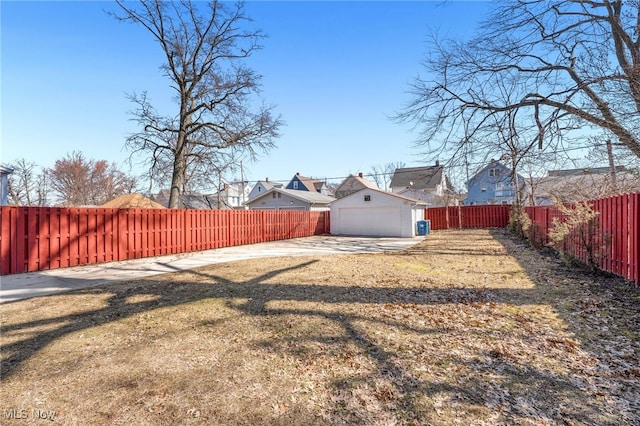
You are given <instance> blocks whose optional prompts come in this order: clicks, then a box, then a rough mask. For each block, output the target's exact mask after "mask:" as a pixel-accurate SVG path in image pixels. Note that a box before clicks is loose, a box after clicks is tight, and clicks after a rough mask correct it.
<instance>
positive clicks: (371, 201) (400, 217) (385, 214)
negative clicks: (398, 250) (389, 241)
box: [331, 188, 426, 238]
mask: <svg viewBox="0 0 640 426" xmlns="http://www.w3.org/2000/svg"><path fill="white" fill-rule="evenodd" d="M425 208H426V204H425V203H424V202H423V201H420V200H416V199H413V198H409V197H405V196H403V195H398V194H394V193H392V192H385V191H382V190H380V189H374V188H364V189H361V190H360V191H358V192H354V193H352V194H349V195H347V196H345V197H342V198H339V199H337V200H336V201H334V202H333V203H331V234H333V235H361V236H372V237H373V236H376V237H406V238H411V237H415V236H416V235H417V223H418V221H420V220H423V219H424V209H425Z"/></svg>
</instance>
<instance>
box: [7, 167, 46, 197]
mask: <svg viewBox="0 0 640 426" xmlns="http://www.w3.org/2000/svg"><path fill="white" fill-rule="evenodd" d="M10 167H11V168H12V169H13V170H14V171H13V173H12V174H10V175H9V179H8V193H9V199H10V201H11V204H15V205H17V206H46V205H47V202H48V200H47V197H48V193H49V190H48V186H47V175H46V173H42V172H41V171H39V170H38V169H39V166H38V165H37V164H36V163H33V162H29V161H27V160H26V159H24V158H20V159H18V160H16V161H14V162H13V163H12V164H10Z"/></svg>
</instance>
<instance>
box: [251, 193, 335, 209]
mask: <svg viewBox="0 0 640 426" xmlns="http://www.w3.org/2000/svg"><path fill="white" fill-rule="evenodd" d="M334 200H335V198H334V197H330V196H328V195H324V194H320V193H319V192H316V191H304V190H299V189H287V188H277V187H273V188H271V189H269V190H268V191H267V192H265V193H263V194H260V195H258V196H257V197H255V198H254V199H252V200H249V201H248V202H247V203H245V205H246V206H247V207H248V208H249V209H250V210H312V211H328V210H329V209H330V208H329V204H330V203H331V202H332V201H334Z"/></svg>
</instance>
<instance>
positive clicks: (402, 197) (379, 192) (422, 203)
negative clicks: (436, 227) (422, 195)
mask: <svg viewBox="0 0 640 426" xmlns="http://www.w3.org/2000/svg"><path fill="white" fill-rule="evenodd" d="M363 191H365V192H376V193H378V194H383V195H385V196H389V197H393V198H397V199H400V200H404V201H409V202H411V203H414V204H416V205H420V206H426V205H427V203H425V202H424V201H422V200H418V199H417V198H411V197H407V196H405V195H400V194H397V193H394V192H387V191H383V190H381V189H378V188H362V189H361V190H359V191H356V192H353V193H351V194H349V195H347V196H344V197H342V198H339V199H337V200H334V202H333V203H336V202H339V201H341V200H345V199H347V198H351V197H355V196H357V195H358V194H359V193H361V192H363ZM333 203H332V204H333Z"/></svg>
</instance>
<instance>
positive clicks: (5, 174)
mask: <svg viewBox="0 0 640 426" xmlns="http://www.w3.org/2000/svg"><path fill="white" fill-rule="evenodd" d="M13 172H14V170H13V169H12V168H11V167H5V166H0V206H6V205H7V201H8V197H9V175H10V174H11V173H13Z"/></svg>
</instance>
